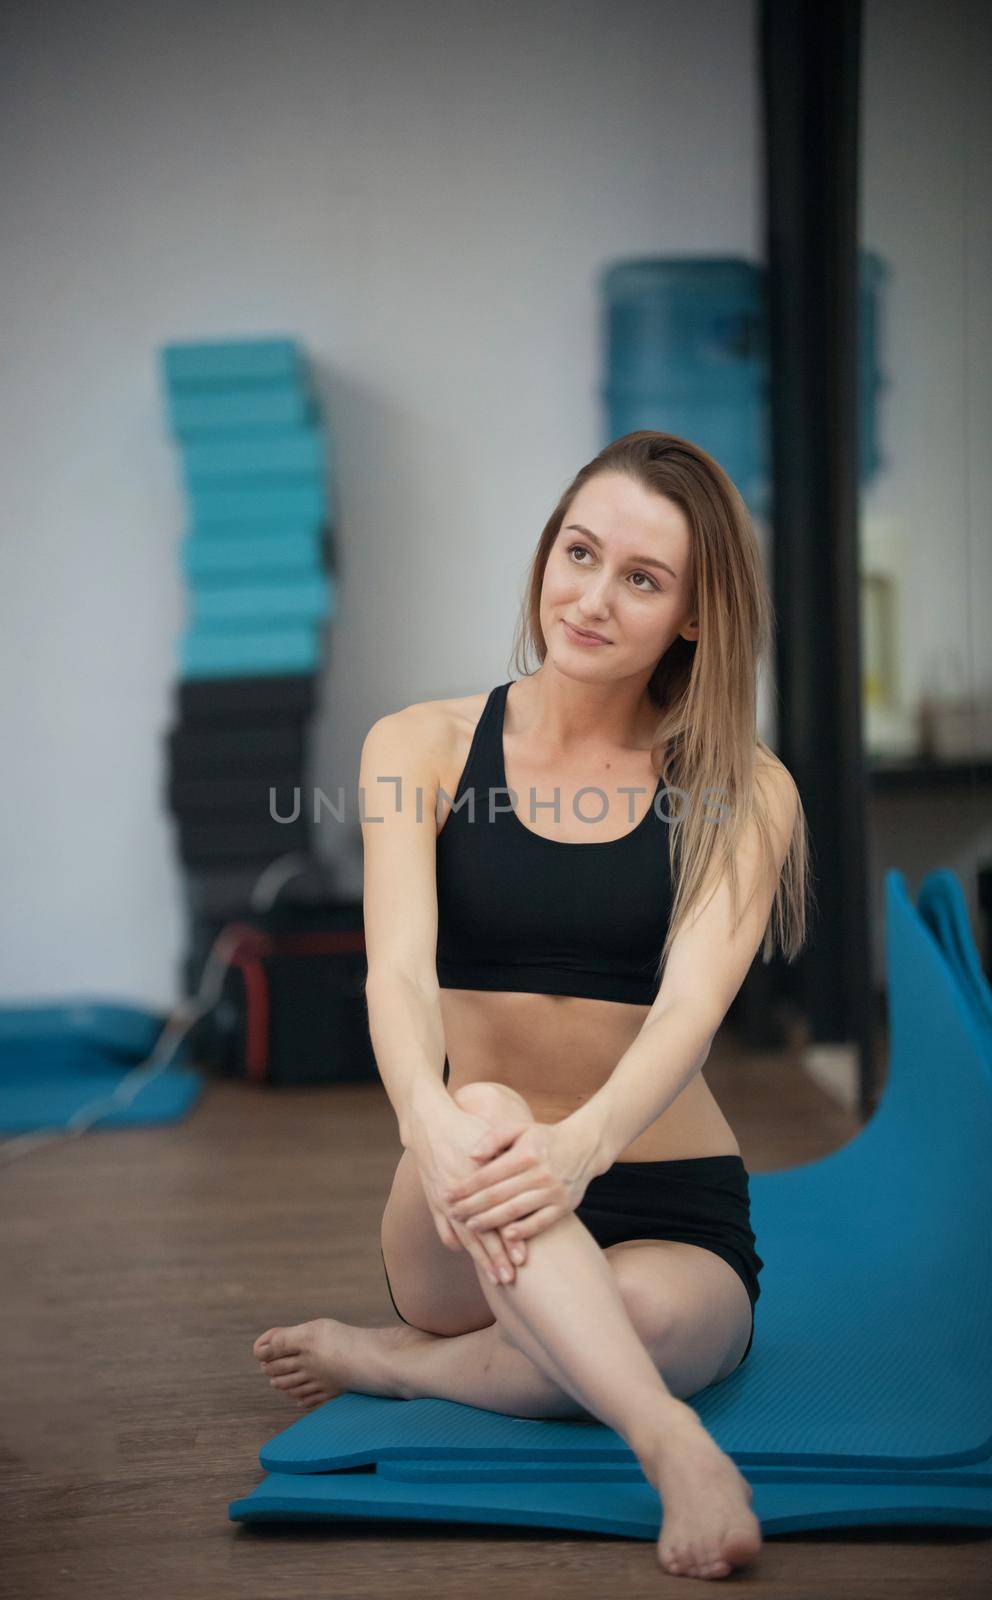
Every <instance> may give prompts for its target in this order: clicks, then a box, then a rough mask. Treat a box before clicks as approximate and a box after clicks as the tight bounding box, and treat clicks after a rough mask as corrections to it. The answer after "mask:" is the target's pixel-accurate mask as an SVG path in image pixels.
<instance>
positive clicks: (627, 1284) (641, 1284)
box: [603, 1248, 682, 1360]
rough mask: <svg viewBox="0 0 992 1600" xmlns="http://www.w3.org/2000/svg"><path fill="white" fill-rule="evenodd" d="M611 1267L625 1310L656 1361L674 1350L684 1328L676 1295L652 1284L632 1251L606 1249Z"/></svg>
mask: <svg viewBox="0 0 992 1600" xmlns="http://www.w3.org/2000/svg"><path fill="white" fill-rule="evenodd" d="M603 1254H604V1255H605V1256H606V1259H607V1261H608V1262H609V1264H610V1266H611V1268H612V1269H613V1279H614V1282H615V1284H616V1286H617V1292H618V1294H619V1295H620V1299H621V1300H622V1301H623V1305H624V1310H625V1311H626V1313H627V1316H628V1317H629V1318H630V1322H631V1324H632V1326H633V1328H634V1329H635V1331H636V1332H637V1335H638V1337H639V1338H640V1340H641V1343H642V1344H643V1345H645V1346H646V1347H647V1349H648V1350H649V1351H650V1352H651V1354H652V1356H654V1358H655V1360H658V1359H660V1357H661V1356H662V1355H663V1354H664V1353H666V1352H667V1351H669V1350H671V1349H677V1348H678V1347H679V1343H680V1340H681V1338H682V1330H681V1329H680V1326H679V1313H678V1307H677V1306H676V1305H675V1304H673V1297H672V1295H671V1293H670V1292H667V1291H666V1290H665V1288H664V1287H663V1286H661V1285H656V1284H653V1283H651V1281H650V1280H649V1279H647V1278H646V1277H645V1274H644V1271H643V1268H642V1267H640V1265H639V1264H636V1263H634V1262H633V1261H632V1260H631V1253H630V1252H629V1251H628V1252H624V1251H622V1250H617V1252H616V1254H615V1255H611V1248H607V1249H606V1250H604V1252H603Z"/></svg>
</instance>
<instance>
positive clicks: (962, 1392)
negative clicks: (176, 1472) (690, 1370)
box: [231, 872, 992, 1537]
mask: <svg viewBox="0 0 992 1600" xmlns="http://www.w3.org/2000/svg"><path fill="white" fill-rule="evenodd" d="M885 887H886V913H887V915H886V942H887V952H888V973H889V994H890V1007H889V1010H890V1026H891V1058H890V1066H889V1078H888V1082H887V1084H886V1086H885V1090H884V1093H883V1096H882V1100H881V1103H880V1105H879V1107H878V1109H877V1110H876V1112H875V1115H874V1116H873V1118H872V1119H871V1121H870V1122H869V1124H868V1125H867V1126H866V1127H865V1128H863V1129H862V1130H861V1131H860V1132H859V1133H858V1134H857V1135H856V1136H855V1137H854V1138H853V1139H852V1140H851V1141H850V1142H849V1143H848V1144H847V1145H845V1146H844V1147H843V1148H842V1149H841V1150H838V1151H834V1152H833V1153H832V1154H830V1155H829V1156H826V1157H824V1158H823V1159H821V1160H819V1161H815V1162H809V1163H806V1164H804V1165H802V1166H799V1167H795V1168H791V1169H789V1170H787V1171H783V1172H773V1173H764V1174H753V1175H752V1177H751V1203H752V1221H753V1225H754V1229H755V1233H756V1236H757V1239H758V1244H759V1249H760V1250H761V1253H762V1257H763V1259H764V1261H765V1271H764V1272H763V1274H762V1297H761V1299H760V1300H759V1302H758V1306H757V1327H756V1335H755V1345H754V1349H753V1350H752V1352H751V1355H750V1356H749V1357H748V1360H747V1361H746V1362H745V1364H744V1366H743V1367H741V1368H739V1369H738V1371H737V1372H735V1373H733V1374H732V1375H731V1377H730V1378H728V1379H726V1380H725V1381H724V1382H723V1383H720V1384H716V1385H713V1386H711V1387H710V1388H708V1389H705V1390H703V1391H701V1392H700V1393H699V1394H697V1395H695V1396H693V1397H692V1401H691V1404H692V1405H693V1407H694V1409H695V1410H696V1411H697V1413H698V1415H699V1416H700V1418H701V1420H702V1421H703V1422H704V1423H705V1424H706V1426H707V1427H708V1428H709V1430H710V1432H711V1433H712V1434H713V1436H714V1438H715V1439H716V1440H717V1442H718V1443H719V1444H720V1445H721V1446H722V1448H723V1449H724V1450H726V1451H727V1452H728V1453H729V1454H730V1455H732V1456H733V1457H734V1459H735V1460H736V1461H737V1463H738V1465H739V1466H740V1467H741V1469H742V1470H745V1471H748V1470H749V1469H752V1468H753V1469H755V1475H756V1479H757V1473H758V1471H759V1470H760V1469H762V1468H768V1467H770V1466H776V1465H777V1466H779V1467H782V1468H788V1469H790V1471H791V1473H792V1474H793V1475H794V1477H795V1479H796V1481H795V1482H793V1481H787V1482H779V1481H775V1482H771V1481H768V1480H762V1481H761V1484H760V1502H759V1487H758V1486H757V1484H756V1487H755V1502H756V1505H755V1510H756V1513H757V1514H758V1515H759V1518H760V1520H761V1521H762V1524H763V1526H764V1528H765V1531H766V1532H769V1531H784V1530H785V1527H786V1526H789V1525H791V1526H794V1527H797V1528H813V1527H817V1526H824V1527H826V1526H843V1525H854V1524H865V1523H873V1522H880V1521H886V1520H895V1521H907V1522H925V1521H935V1522H952V1523H953V1522H975V1523H976V1524H980V1525H992V1487H990V1486H989V1485H988V1484H987V1483H986V1482H984V1481H972V1474H974V1476H975V1477H977V1479H978V1480H982V1479H984V1477H985V1475H986V1474H987V1473H988V1471H989V1470H990V1467H989V1456H990V1453H992V1360H990V1351H992V1243H990V1230H989V1227H988V1219H989V1216H990V1215H992V1162H990V1161H989V1159H988V1152H989V1150H990V1149H992V1082H990V1077H989V1074H988V1071H987V1070H986V1066H985V1062H984V1060H983V1056H982V1043H981V1038H980V1035H979V1033H978V1030H977V1028H976V1026H975V1022H974V1019H973V1016H972V1013H971V1009H970V1007H969V1005H968V1004H967V1002H966V1001H965V999H964V998H963V996H962V994H961V992H960V990H959V987H958V984H957V982H956V980H955V978H954V976H953V974H952V972H951V971H950V970H949V968H948V965H947V962H946V960H945V959H944V957H943V955H942V953H941V951H940V949H939V947H938V945H937V943H936V941H935V940H934V938H933V936H932V935H931V933H930V931H929V929H928V928H927V927H926V926H925V924H924V923H923V921H922V919H921V918H920V916H919V914H918V913H917V912H916V910H915V909H914V907H913V906H912V905H911V904H910V901H909V898H908V896H907V893H906V886H905V880H904V878H903V876H902V874H901V873H897V872H890V873H888V874H887V875H886V885H885ZM487 1458H488V1462H489V1464H491V1463H492V1461H493V1460H494V1459H497V1460H500V1461H517V1462H523V1463H529V1464H531V1465H541V1466H543V1467H544V1470H545V1472H546V1473H549V1474H553V1473H554V1471H555V1463H556V1462H557V1461H562V1460H566V1461H567V1462H568V1463H569V1465H577V1464H581V1463H583V1462H591V1461H598V1462H602V1463H606V1464H608V1463H613V1464H617V1465H619V1464H622V1463H623V1462H624V1461H626V1462H628V1463H629V1462H631V1461H632V1460H633V1456H632V1453H631V1452H630V1450H629V1449H628V1447H627V1445H626V1444H625V1443H624V1441H623V1440H621V1439H620V1438H619V1437H618V1436H617V1435H616V1434H615V1433H614V1432H613V1431H612V1430H610V1429H608V1428H606V1427H604V1426H603V1425H602V1424H599V1423H589V1422H584V1421H582V1420H578V1419H577V1420H575V1421H567V1422H563V1421H550V1420H549V1421H534V1420H530V1419H524V1418H515V1417H507V1416H503V1415H501V1414H499V1413H495V1412H489V1411H483V1410H479V1409H476V1408H474V1407H469V1406H459V1405H456V1404H455V1403H453V1402H449V1401H442V1400H415V1401H405V1402H397V1401H394V1400H382V1399H379V1398H377V1397H375V1396H369V1395H357V1394H345V1395H341V1396H339V1397H337V1398H335V1399H334V1400H330V1401H328V1402H327V1403H326V1405H324V1406H321V1407H320V1408H319V1409H317V1410H315V1411H313V1412H310V1413H308V1414H307V1415H305V1416H304V1417H301V1418H300V1419H299V1420H298V1421H296V1422H294V1423H293V1424H292V1426H291V1427H289V1428H287V1429H286V1430H285V1431H284V1432H283V1433H281V1434H280V1435H278V1436H277V1437H276V1438H275V1439H273V1440H271V1441H270V1442H269V1443H268V1444H267V1445H266V1446H265V1447H264V1448H263V1450H262V1451H261V1453H260V1460H261V1464H262V1466H263V1467H265V1468H267V1469H270V1470H271V1471H272V1472H273V1476H272V1477H271V1478H269V1479H266V1480H264V1481H263V1483H261V1484H260V1485H259V1486H258V1487H257V1488H256V1489H255V1490H254V1491H253V1493H252V1494H251V1495H249V1496H247V1497H246V1498H245V1499H243V1500H240V1501H236V1502H234V1505H233V1506H232V1508H231V1516H232V1518H234V1519H235V1520H251V1519H252V1518H253V1517H254V1516H256V1515H258V1516H266V1515H268V1516H271V1515H287V1514H290V1515H296V1514H302V1515H306V1516H320V1515H328V1516H331V1517H335V1516H337V1517H340V1516H355V1515H368V1516H371V1515H381V1516H392V1517H395V1516H409V1517H413V1518H427V1519H430V1520H456V1521H458V1520H472V1521H491V1522H533V1523H537V1524H539V1525H546V1526H561V1527H566V1526H568V1527H585V1528H589V1529H593V1530H595V1531H625V1530H626V1528H627V1527H628V1525H629V1519H630V1518H631V1517H632V1518H633V1522H634V1523H636V1522H637V1515H634V1514H633V1513H632V1512H631V1511H630V1509H629V1508H630V1506H631V1504H632V1501H631V1497H632V1496H633V1497H636V1496H637V1495H638V1494H640V1496H641V1504H642V1506H643V1507H644V1509H643V1511H642V1512H640V1513H638V1515H640V1516H641V1519H642V1520H641V1523H640V1524H639V1526H640V1527H641V1528H642V1531H641V1532H638V1533H635V1536H637V1537H643V1536H646V1535H647V1533H648V1532H650V1536H651V1537H654V1536H655V1534H656V1533H657V1519H658V1510H657V1505H658V1503H657V1496H653V1491H651V1490H650V1486H648V1485H642V1486H639V1485H638V1484H636V1483H630V1482H627V1483H624V1482H622V1481H621V1482H609V1481H604V1480H603V1479H600V1480H599V1481H597V1482H596V1483H595V1484H590V1485H588V1486H587V1493H588V1501H587V1502H584V1503H582V1504H579V1502H578V1500H577V1491H576V1488H575V1486H574V1484H569V1486H568V1487H567V1489H565V1490H563V1491H561V1492H560V1493H558V1494H557V1496H556V1495H555V1494H554V1493H546V1490H547V1489H548V1485H547V1484H546V1483H543V1482H539V1483H528V1484H526V1485H523V1484H520V1485H519V1486H518V1485H517V1484H516V1482H514V1483H511V1484H499V1483H495V1482H492V1481H491V1480H490V1481H486V1482H483V1483H480V1484H474V1483H467V1482H466V1481H465V1478H466V1475H467V1474H466V1473H465V1471H464V1470H463V1464H464V1463H465V1462H472V1461H474V1462H478V1463H483V1464H484V1463H486V1461H487ZM380 1460H381V1461H383V1462H384V1463H385V1462H390V1461H391V1462H396V1461H403V1460H406V1461H417V1462H424V1461H427V1462H433V1463H435V1464H440V1463H448V1464H449V1465H450V1464H452V1463H453V1466H452V1467H451V1470H452V1471H453V1472H454V1473H456V1474H457V1478H458V1481H457V1482H447V1483H445V1482H440V1483H438V1482H434V1481H430V1482H421V1483H416V1484H410V1483H408V1484H406V1485H404V1486H403V1490H402V1492H401V1493H399V1494H396V1493H395V1492H394V1489H393V1486H392V1485H390V1488H389V1490H388V1491H387V1489H386V1484H387V1482H389V1480H388V1479H387V1478H385V1477H383V1478H382V1479H377V1478H376V1477H374V1476H372V1475H366V1474H363V1475H360V1476H358V1477H355V1476H347V1477H345V1476H340V1475H339V1474H338V1473H336V1472H335V1471H334V1470H333V1469H335V1468H339V1469H340V1468H344V1467H347V1466H356V1465H363V1464H372V1463H375V1462H377V1461H380ZM969 1464H970V1465H971V1466H972V1474H969V1473H968V1467H969ZM834 1468H847V1469H851V1468H861V1469H875V1472H876V1473H877V1477H876V1476H875V1473H872V1474H870V1477H871V1480H872V1481H869V1482H867V1483H866V1482H864V1481H863V1480H859V1482H858V1483H854V1482H853V1481H851V1480H849V1479H844V1480H843V1481H838V1480H837V1479H836V1477H835V1474H834V1473H833V1472H832V1471H827V1472H825V1470H824V1469H834ZM941 1469H952V1470H956V1472H957V1473H958V1474H960V1473H961V1472H962V1471H963V1472H964V1473H965V1482H964V1483H961V1482H955V1483H952V1482H951V1480H950V1479H948V1478H945V1477H944V1476H943V1473H942V1471H941ZM387 1470H388V1468H387ZM921 1472H923V1473H930V1472H932V1473H933V1474H934V1476H935V1479H936V1481H935V1482H933V1483H928V1482H923V1481H921V1480H920V1478H919V1476H918V1474H920V1473H921ZM907 1474H912V1476H907ZM879 1478H880V1479H881V1480H882V1481H878V1479H879ZM294 1482H296V1483H298V1484H299V1489H298V1491H296V1490H294V1488H293V1484H294ZM396 1488H397V1489H399V1485H398V1484H397V1485H396ZM591 1491H594V1492H591ZM645 1494H647V1495H649V1496H653V1511H652V1513H651V1518H650V1520H651V1523H652V1525H651V1528H650V1529H648V1527H647V1523H646V1522H645V1521H644V1518H646V1517H647V1515H648V1503H647V1502H645V1501H644V1499H643V1497H644V1495H645ZM356 1505H360V1506H362V1507H364V1508H365V1509H362V1510H357V1509H356ZM577 1505H578V1509H576V1507H577ZM376 1507H378V1509H377V1510H376V1509H375V1508H376ZM404 1507H405V1509H403V1508H404ZM613 1518H616V1519H617V1521H618V1522H620V1523H623V1524H624V1526H623V1528H621V1527H619V1526H616V1525H614V1522H613V1521H611V1519H613ZM625 1519H628V1520H627V1521H625ZM783 1519H784V1520H783ZM789 1519H792V1520H791V1523H790V1520H789ZM797 1519H798V1520H797Z"/></svg>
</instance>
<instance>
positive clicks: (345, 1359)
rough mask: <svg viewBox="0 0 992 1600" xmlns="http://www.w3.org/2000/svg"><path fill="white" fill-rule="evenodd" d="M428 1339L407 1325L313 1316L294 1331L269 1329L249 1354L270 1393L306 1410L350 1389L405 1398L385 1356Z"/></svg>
mask: <svg viewBox="0 0 992 1600" xmlns="http://www.w3.org/2000/svg"><path fill="white" fill-rule="evenodd" d="M429 1338H431V1335H430V1334H427V1333H423V1332H422V1331H421V1330H420V1329H419V1328H410V1327H407V1326H406V1325H404V1326H403V1327H401V1328H393V1327H386V1328H356V1327H353V1326H352V1324H351V1323H348V1322H336V1321H335V1320H334V1318H333V1317H316V1318H315V1319H314V1321H313V1322H300V1323H298V1324H297V1325H296V1326H295V1327H293V1328H269V1330H268V1332H267V1333H262V1334H259V1336H258V1338H257V1339H256V1340H255V1343H254V1344H253V1345H252V1355H254V1356H255V1358H256V1360H257V1361H258V1362H259V1364H260V1366H261V1369H262V1373H263V1375H264V1376H265V1377H267V1378H268V1380H269V1382H270V1383H271V1385H272V1387H273V1389H281V1390H282V1391H283V1392H284V1394H285V1395H286V1398H287V1399H288V1400H294V1401H295V1402H296V1404H297V1405H298V1406H300V1407H302V1408H303V1409H304V1410H307V1411H310V1410H312V1409H313V1407H314V1406H320V1405H323V1404H324V1402H325V1400H331V1399H333V1397H334V1395H336V1394H341V1393H343V1392H344V1391H345V1390H348V1389H355V1390H357V1391H359V1392H360V1393H363V1394H382V1395H388V1396H390V1397H391V1398H394V1399H404V1398H406V1396H405V1395H404V1394H403V1393H402V1390H401V1385H400V1382H399V1380H398V1379H397V1378H395V1377H393V1376H391V1374H390V1372H389V1366H388V1360H384V1359H383V1358H384V1357H388V1355H389V1352H390V1351H391V1350H395V1349H396V1348H397V1347H398V1346H401V1345H406V1344H410V1343H411V1342H413V1341H414V1340H420V1339H429Z"/></svg>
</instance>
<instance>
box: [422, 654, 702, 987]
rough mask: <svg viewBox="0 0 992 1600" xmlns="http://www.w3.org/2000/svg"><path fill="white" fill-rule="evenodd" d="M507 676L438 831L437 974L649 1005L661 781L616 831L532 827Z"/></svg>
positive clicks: (662, 902) (659, 937) (476, 983)
mask: <svg viewBox="0 0 992 1600" xmlns="http://www.w3.org/2000/svg"><path fill="white" fill-rule="evenodd" d="M509 687H510V685H509V683H504V684H501V685H500V687H499V688H497V689H493V690H491V692H490V694H489V697H488V699H487V700H486V704H485V709H484V710H483V713H482V716H481V717H480V718H479V722H478V725H477V727H476V729H475V733H474V735H473V738H472V746H471V749H470V750H469V753H468V760H467V761H466V763H465V767H464V769H463V771H462V775H461V777H460V779H459V780H458V787H457V789H456V791H455V794H454V796H453V797H452V802H451V809H450V811H449V813H448V816H447V819H446V820H445V822H444V824H443V826H442V828H441V832H440V833H439V834H438V837H437V904H438V940H437V975H438V983H439V984H440V986H441V988H443V989H498V990H507V989H510V990H516V991H525V992H527V993H531V994H566V995H578V996H580V997H582V998H584V999H592V1000H621V1001H626V1002H627V1003H628V1004H630V1005H650V1004H651V1003H652V1001H653V1000H654V998H655V996H656V994H657V992H658V981H657V976H656V971H657V966H658V960H659V957H660V955H661V948H662V945H663V944H664V941H665V933H666V931H667V928H668V919H669V917H670V915H671V907H672V884H671V870H670V865H669V836H668V830H669V828H670V827H671V826H672V823H671V822H670V821H669V820H667V816H668V814H667V810H666V803H665V798H664V796H665V791H664V787H663V784H662V781H661V780H660V779H659V781H658V785H657V788H656V790H655V794H654V799H653V800H652V803H651V805H650V806H649V808H648V810H647V812H646V813H645V815H644V817H643V818H642V819H641V821H640V822H639V823H638V824H637V826H636V827H634V828H633V830H632V831H631V832H629V833H626V834H624V835H623V836H622V837H621V838H619V839H609V840H592V841H590V842H589V843H588V844H583V843H579V842H572V841H570V840H564V839H562V840H558V839H548V838H545V837H544V836H543V835H542V834H538V833H535V832H534V831H533V830H532V829H531V828H529V827H527V826H526V824H525V823H523V822H521V820H520V818H519V817H518V816H516V815H515V813H514V811H513V809H512V808H511V805H510V797H511V793H512V791H510V790H509V789H508V788H507V783H506V768H505V765H504V761H503V720H504V713H505V709H506V694H507V690H508V689H509ZM512 799H513V802H514V804H515V803H516V801H517V797H516V795H515V794H513V795H512Z"/></svg>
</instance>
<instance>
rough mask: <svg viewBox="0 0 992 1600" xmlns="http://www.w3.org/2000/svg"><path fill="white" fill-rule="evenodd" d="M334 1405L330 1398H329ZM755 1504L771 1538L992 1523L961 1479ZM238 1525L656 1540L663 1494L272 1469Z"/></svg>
mask: <svg viewBox="0 0 992 1600" xmlns="http://www.w3.org/2000/svg"><path fill="white" fill-rule="evenodd" d="M329 1403H330V1402H329ZM752 1487H753V1490H754V1500H753V1502H752V1506H751V1509H752V1510H753V1512H754V1514H755V1516H756V1517H757V1519H758V1521H759V1522H760V1524H761V1531H762V1533H763V1534H764V1535H765V1536H766V1537H767V1536H768V1535H771V1534H776V1533H798V1532H802V1531H809V1530H810V1529H814V1528H856V1527H864V1526H869V1525H877V1524H897V1523H904V1524H907V1523H908V1524H910V1525H914V1526H915V1525H916V1524H919V1523H933V1524H947V1523H949V1524H951V1525H953V1526H972V1527H982V1528H987V1527H992V1489H988V1488H984V1487H982V1488H975V1487H970V1486H968V1485H959V1484H953V1485H952V1484H937V1485H932V1484H917V1483H904V1482H902V1481H901V1480H900V1481H899V1482H896V1483H867V1484H864V1483H846V1482H845V1483H837V1482H830V1481H827V1482H822V1483H810V1482H809V1481H793V1482H770V1483H769V1482H755V1483H753V1484H752ZM229 1513H230V1519H231V1521H232V1522H271V1521H292V1522H312V1521H321V1522H324V1521H335V1520H338V1521H340V1520H342V1519H344V1518H353V1517H363V1518H365V1517H368V1518H375V1519H380V1518H383V1517H387V1518H402V1520H404V1521H408V1522H463V1523H465V1522H467V1523H475V1524H479V1523H489V1524H498V1525H499V1526H501V1527H502V1526H504V1525H509V1526H512V1527H531V1528H567V1529H581V1530H582V1531H583V1532H585V1533H607V1534H620V1535H623V1536H625V1537H627V1538H629V1539H657V1537H658V1532H659V1528H660V1524H661V1501H660V1499H659V1497H658V1495H657V1494H656V1493H655V1491H654V1489H653V1488H652V1487H651V1485H650V1484H649V1483H648V1482H647V1480H646V1479H644V1480H642V1482H641V1483H573V1482H560V1481H558V1480H555V1479H548V1478H542V1479H540V1480H538V1481H537V1482H523V1483H505V1484H500V1485H498V1486H497V1485H494V1484H492V1483H478V1484H476V1483H467V1482H465V1481H464V1479H458V1480H456V1481H452V1482H450V1483H399V1482H394V1481H391V1480H390V1479H388V1478H384V1477H382V1476H381V1475H380V1474H379V1473H375V1472H369V1473H356V1474H352V1475H348V1476H345V1475H342V1476H340V1477H336V1476H329V1477H322V1476H320V1475H314V1476H312V1477H304V1478H298V1477H289V1476H283V1475H281V1474H279V1473H273V1474H272V1476H271V1477H269V1478H266V1479H265V1481H264V1482H263V1483H260V1484H259V1486H258V1488H257V1489H255V1490H254V1491H253V1492H252V1493H251V1494H250V1495H247V1496H246V1497H245V1498H244V1499H243V1500H235V1501H233V1502H232V1504H231V1506H230V1508H229Z"/></svg>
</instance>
